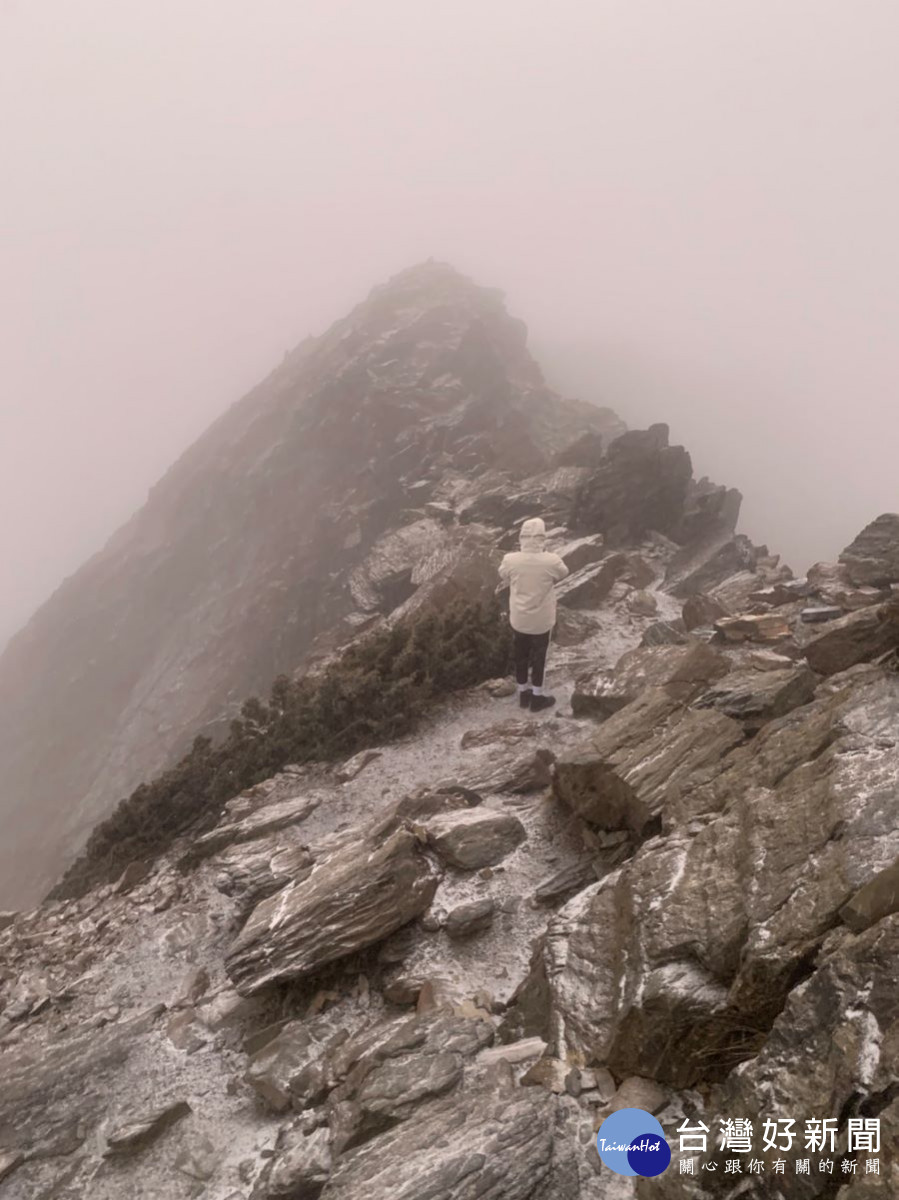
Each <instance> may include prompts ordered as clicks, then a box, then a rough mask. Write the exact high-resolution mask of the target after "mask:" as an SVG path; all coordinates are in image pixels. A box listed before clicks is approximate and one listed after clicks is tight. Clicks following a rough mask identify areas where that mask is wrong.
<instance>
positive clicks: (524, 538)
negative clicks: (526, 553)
mask: <svg viewBox="0 0 899 1200" xmlns="http://www.w3.org/2000/svg"><path fill="white" fill-rule="evenodd" d="M519 543H520V545H521V548H522V550H542V549H543V548H544V546H545V545H546V526H545V525H544V524H543V518H542V517H531V518H530V520H528V521H525V523H524V524H523V525H522V527H521V533H520V535H519Z"/></svg>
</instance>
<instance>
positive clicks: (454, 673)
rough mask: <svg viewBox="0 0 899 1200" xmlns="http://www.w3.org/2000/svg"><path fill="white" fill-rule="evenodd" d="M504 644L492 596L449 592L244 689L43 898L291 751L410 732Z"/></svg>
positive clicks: (188, 827)
mask: <svg viewBox="0 0 899 1200" xmlns="http://www.w3.org/2000/svg"><path fill="white" fill-rule="evenodd" d="M510 656H511V638H510V634H509V627H508V622H507V619H506V617H505V614H503V613H502V611H501V610H500V608H499V605H498V604H495V603H493V604H477V603H471V602H469V603H465V602H463V601H457V602H456V603H454V604H452V605H448V606H447V607H446V609H444V610H443V611H442V612H434V611H430V610H426V611H423V612H422V613H420V614H419V615H417V616H415V617H413V618H411V619H409V620H408V621H407V622H404V623H402V624H400V625H397V626H395V627H393V628H392V629H386V630H382V631H380V632H378V633H375V634H373V635H371V636H369V637H367V638H365V639H364V640H362V641H360V642H359V643H357V644H355V645H353V646H350V647H349V648H348V649H347V650H346V651H344V653H343V654H342V655H341V657H340V659H339V660H338V661H336V662H335V663H334V664H333V665H332V666H330V667H328V668H327V669H326V670H325V671H324V672H323V673H322V674H321V675H319V676H315V677H304V678H301V679H298V680H296V681H292V680H290V679H288V678H287V677H286V676H279V678H277V679H276V680H275V682H274V683H273V685H272V689H271V694H270V696H269V700H268V703H267V704H264V703H263V702H262V701H261V700H259V699H258V698H256V697H251V698H250V699H249V700H246V701H245V702H244V704H243V706H242V707H241V711H240V716H239V717H237V718H235V719H234V720H233V721H232V722H231V729H230V732H229V734H228V735H227V737H225V738H224V739H223V740H222V741H221V742H220V743H219V744H218V745H214V744H213V742H212V741H211V739H210V738H208V737H198V738H196V739H195V740H194V743H193V745H192V747H191V749H190V751H189V752H188V753H187V754H186V755H185V756H184V757H183V758H182V759H181V761H180V762H178V763H176V764H175V765H174V766H173V767H171V768H169V770H167V771H164V772H163V773H162V774H161V775H159V776H158V777H157V778H156V779H154V780H153V781H152V782H150V783H142V784H141V785H140V786H139V787H138V788H136V789H135V790H134V792H132V794H131V795H130V796H128V797H127V798H126V799H124V800H122V801H121V802H120V804H119V805H118V807H117V808H116V809H115V811H114V812H113V813H112V815H111V816H110V817H108V818H107V819H106V820H105V821H103V822H102V823H101V824H100V825H98V826H97V828H96V829H95V830H94V831H93V833H92V834H91V836H90V838H89V840H88V842H87V845H86V846H85V849H84V851H83V852H82V854H81V856H80V857H79V858H78V859H77V861H76V862H75V863H73V864H72V866H71V867H70V868H69V870H68V871H67V872H66V874H65V875H64V877H63V879H62V880H61V882H60V883H59V884H58V885H57V886H56V888H54V890H53V891H52V892H51V893H50V898H51V899H64V898H66V897H71V896H80V895H83V894H84V893H85V892H86V891H88V890H89V889H90V888H92V887H95V886H96V885H97V884H99V883H105V882H110V881H112V880H114V879H115V878H117V876H118V875H119V874H120V872H121V871H122V870H123V869H124V867H126V866H127V865H128V863H129V862H133V861H134V860H136V859H138V860H141V861H144V862H150V861H152V860H153V859H155V858H157V857H158V856H159V855H160V854H162V853H164V852H165V850H166V849H167V848H168V847H169V846H170V845H171V843H172V841H173V840H174V839H175V838H176V837H179V836H181V835H183V834H186V833H191V834H199V833H202V832H204V831H205V830H207V829H210V828H212V826H213V825H215V823H216V821H217V820H218V818H219V815H220V814H221V811H222V806H223V804H224V802H225V801H226V800H229V799H230V798H231V797H232V796H235V795H237V794H238V793H239V792H242V791H243V790H244V789H246V788H248V787H251V786H252V785H253V784H255V783H260V782H262V780H264V779H268V778H269V777H270V776H271V775H274V774H275V773H276V772H277V771H280V770H281V769H282V768H283V767H284V766H286V765H287V764H288V763H305V762H312V761H316V760H324V761H327V760H331V759H335V758H343V757H345V756H347V755H350V754H354V753H355V752H356V751H357V750H362V749H364V748H366V747H368V746H373V745H377V744H380V743H383V742H387V741H390V740H391V739H393V738H396V737H400V736H402V735H403V734H406V733H409V732H410V731H411V730H413V729H414V728H415V726H416V724H417V722H418V721H419V720H420V719H421V717H422V716H424V715H425V714H426V712H427V711H428V709H429V708H431V707H432V706H433V705H434V704H435V703H436V702H437V701H439V700H440V699H441V698H442V697H443V696H445V695H446V694H447V693H448V692H454V691H459V690H461V689H464V688H468V687H472V686H473V685H475V684H477V683H480V682H482V681H483V680H484V679H489V678H491V677H492V676H495V675H502V674H504V673H505V672H506V671H507V670H508V669H509V667H510Z"/></svg>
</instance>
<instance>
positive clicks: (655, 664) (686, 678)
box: [571, 642, 730, 718]
mask: <svg viewBox="0 0 899 1200" xmlns="http://www.w3.org/2000/svg"><path fill="white" fill-rule="evenodd" d="M729 669H730V663H729V662H728V659H727V658H726V656H725V655H723V654H721V653H720V652H718V651H716V650H714V649H712V647H710V646H707V645H705V644H704V643H701V642H694V643H692V644H690V645H686V646H652V647H649V646H638V647H637V648H636V649H634V650H629V651H628V652H627V653H626V654H624V655H622V656H621V658H620V659H619V660H618V662H617V663H616V664H615V666H614V667H611V668H608V669H606V670H602V671H600V672H598V673H597V674H594V675H585V676H582V677H581V678H580V679H578V680H577V682H576V683H575V687H574V693H573V695H572V697H571V707H572V709H573V711H574V712H575V713H576V714H577V715H578V716H581V715H583V716H596V717H600V718H604V717H610V716H611V715H612V714H613V713H615V712H617V711H618V710H619V709H621V708H624V706H625V705H626V704H630V703H631V702H632V701H633V700H636V699H637V697H638V696H639V695H640V693H641V692H642V691H644V690H645V689H646V688H650V687H666V689H667V690H668V692H669V694H670V695H671V696H673V697H675V698H677V699H681V700H685V701H686V700H689V699H690V698H691V696H693V695H698V694H699V692H700V691H701V690H702V689H703V688H704V687H705V686H706V685H708V684H709V683H711V682H712V681H713V680H715V679H717V678H719V677H720V676H722V675H725V674H727V672H728V670H729Z"/></svg>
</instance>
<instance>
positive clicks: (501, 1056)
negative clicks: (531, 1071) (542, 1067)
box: [478, 1037, 546, 1065]
mask: <svg viewBox="0 0 899 1200" xmlns="http://www.w3.org/2000/svg"><path fill="white" fill-rule="evenodd" d="M545 1053H546V1042H544V1040H543V1039H542V1038H538V1037H531V1038H521V1039H520V1040H519V1041H517V1042H509V1043H508V1044H506V1045H504V1046H491V1047H490V1049H489V1050H482V1051H481V1053H480V1055H479V1057H478V1061H479V1062H482V1063H487V1064H489V1063H495V1062H508V1063H512V1064H513V1065H517V1064H518V1063H523V1062H528V1061H529V1060H530V1059H532V1058H542V1056H543V1055H544V1054H545Z"/></svg>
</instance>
